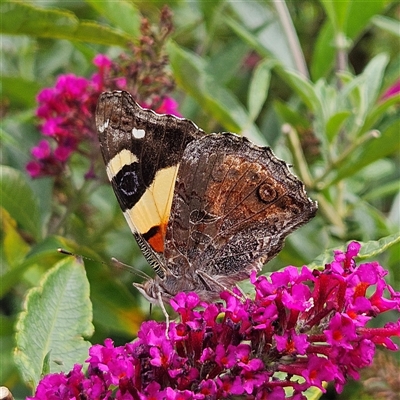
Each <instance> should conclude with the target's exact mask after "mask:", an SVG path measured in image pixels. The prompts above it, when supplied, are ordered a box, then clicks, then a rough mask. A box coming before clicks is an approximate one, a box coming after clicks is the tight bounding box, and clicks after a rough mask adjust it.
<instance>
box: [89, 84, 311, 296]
mask: <svg viewBox="0 0 400 400" xmlns="http://www.w3.org/2000/svg"><path fill="white" fill-rule="evenodd" d="M96 126H97V130H98V135H99V140H100V147H101V151H102V154H103V158H104V162H105V164H106V170H107V175H108V178H109V179H110V181H111V184H112V186H113V189H114V192H115V195H116V197H117V199H118V202H119V204H120V206H121V209H122V211H123V213H124V215H125V218H126V220H127V221H128V224H129V226H130V228H131V230H132V233H133V235H134V236H135V238H136V240H137V242H138V244H139V246H140V248H141V250H142V251H143V254H144V256H145V257H146V259H147V260H148V262H149V263H150V265H151V266H152V267H153V268H154V270H155V272H156V274H157V275H156V277H155V278H154V279H150V280H149V281H147V282H145V283H144V284H143V285H141V284H135V286H136V287H137V288H138V289H139V290H140V291H141V292H142V293H143V294H144V295H145V296H146V297H147V298H148V299H149V300H150V301H152V302H156V301H160V300H161V299H162V300H164V301H165V300H168V299H170V298H171V297H172V296H174V295H176V294H177V293H178V292H181V291H184V292H189V291H194V292H196V293H198V295H199V296H200V297H201V298H202V299H207V300H213V299H216V298H218V293H219V292H220V291H221V288H232V287H233V286H234V285H235V283H236V282H238V281H241V280H243V279H246V278H248V277H249V274H250V272H251V271H252V270H259V269H261V267H262V265H263V264H264V263H266V262H267V261H269V260H271V259H272V258H273V257H274V256H275V255H276V254H277V253H278V252H279V251H280V250H281V249H282V247H283V242H284V239H285V238H286V236H287V235H288V234H289V233H290V232H292V231H293V230H295V229H296V228H298V227H299V226H301V225H303V224H304V223H306V222H307V221H309V220H310V219H311V218H312V217H313V216H314V215H315V213H316V211H317V204H316V202H314V201H312V200H311V199H309V198H308V197H307V194H306V192H305V190H304V185H303V183H302V182H301V181H300V180H299V179H297V178H296V177H295V176H294V175H293V174H292V173H291V172H290V171H289V169H288V166H287V164H286V163H285V162H284V161H282V160H279V159H278V158H276V157H275V155H274V154H273V153H272V151H271V149H270V148H269V147H259V146H256V145H254V144H253V143H251V142H250V141H249V140H247V139H246V138H244V137H239V136H237V135H234V134H232V133H218V134H209V135H206V134H205V133H204V132H203V131H202V130H201V129H199V128H198V127H197V126H196V125H195V124H194V123H193V122H192V121H189V120H187V119H182V118H177V117H175V116H172V115H159V114H156V113H155V112H153V111H151V110H145V109H143V108H141V107H140V106H139V105H138V104H137V103H136V102H135V101H134V100H133V98H132V96H131V95H130V94H129V93H127V92H123V91H114V92H107V93H103V94H102V95H101V96H100V98H99V101H98V105H97V110H96Z"/></svg>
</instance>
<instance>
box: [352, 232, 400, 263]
mask: <svg viewBox="0 0 400 400" xmlns="http://www.w3.org/2000/svg"><path fill="white" fill-rule="evenodd" d="M396 243H400V233H399V232H397V233H394V234H393V235H389V236H385V237H383V238H381V239H379V240H371V241H369V242H366V243H363V244H362V246H361V249H360V253H359V255H358V257H357V258H358V259H360V260H364V259H366V258H372V257H376V256H378V255H379V254H382V253H383V252H384V251H387V250H388V249H389V248H390V247H391V246H393V245H395V244H396Z"/></svg>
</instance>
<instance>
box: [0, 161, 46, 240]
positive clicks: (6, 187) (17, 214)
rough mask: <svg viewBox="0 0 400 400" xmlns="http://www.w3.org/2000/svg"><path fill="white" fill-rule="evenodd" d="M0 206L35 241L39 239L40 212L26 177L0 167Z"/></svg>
mask: <svg viewBox="0 0 400 400" xmlns="http://www.w3.org/2000/svg"><path fill="white" fill-rule="evenodd" d="M0 178H1V179H0V198H1V205H2V207H4V209H5V210H7V211H8V212H9V213H10V215H11V217H12V218H13V219H15V220H16V221H17V222H18V223H19V224H20V225H21V227H23V228H24V229H26V231H27V232H29V233H30V234H31V235H32V236H33V237H34V238H35V239H36V240H38V239H39V238H40V237H41V226H40V212H39V205H38V201H37V198H36V196H35V195H34V194H33V192H32V190H31V188H30V187H29V185H28V183H27V181H26V180H27V179H28V177H27V176H26V175H24V174H22V173H21V172H19V171H18V170H16V169H14V168H11V167H7V166H0Z"/></svg>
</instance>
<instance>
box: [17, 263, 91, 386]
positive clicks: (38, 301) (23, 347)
mask: <svg viewBox="0 0 400 400" xmlns="http://www.w3.org/2000/svg"><path fill="white" fill-rule="evenodd" d="M91 320H92V305H91V302H90V299H89V282H88V280H87V278H86V273H85V269H84V267H83V264H82V263H81V262H78V261H77V260H75V259H73V258H69V259H65V260H62V261H61V262H59V263H58V264H57V266H56V267H54V268H52V269H51V270H50V271H49V272H48V273H47V274H46V275H45V276H44V278H43V281H42V284H41V285H40V287H38V288H33V289H31V290H30V291H29V292H28V294H27V296H26V300H25V305H24V311H23V312H22V313H21V314H20V317H19V319H18V322H17V325H16V330H17V333H16V336H15V340H16V349H15V352H14V359H15V363H16V364H17V366H18V368H19V370H20V372H21V375H22V377H23V379H24V381H25V382H26V383H27V384H29V385H30V386H32V387H35V386H36V385H37V383H38V381H39V380H40V377H41V374H42V371H43V369H44V367H45V362H46V361H45V360H46V357H49V368H50V372H60V371H65V372H67V371H69V370H71V369H72V367H73V365H74V364H76V363H83V362H84V360H85V359H86V358H87V356H88V348H89V346H90V343H89V342H88V341H86V340H84V338H87V337H90V336H91V335H92V334H93V325H92V323H91ZM48 354H50V355H49V356H48Z"/></svg>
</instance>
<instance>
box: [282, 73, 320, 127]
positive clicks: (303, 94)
mask: <svg viewBox="0 0 400 400" xmlns="http://www.w3.org/2000/svg"><path fill="white" fill-rule="evenodd" d="M282 76H284V77H285V78H286V79H285V82H286V83H287V84H288V85H289V86H290V87H291V88H292V89H293V90H294V91H295V92H296V93H297V94H298V96H299V97H300V98H301V100H302V101H303V102H304V104H305V105H306V106H307V107H308V108H309V109H310V110H311V111H312V112H313V113H314V114H315V116H316V119H317V122H318V123H319V124H320V129H321V130H322V125H321V124H322V123H323V121H324V110H323V105H322V102H321V99H320V98H319V97H318V95H317V93H316V90H315V88H314V86H313V84H312V82H311V81H309V80H308V79H306V78H304V77H303V76H301V75H300V74H298V73H296V72H293V71H289V70H283V71H282ZM316 133H317V132H316Z"/></svg>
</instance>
